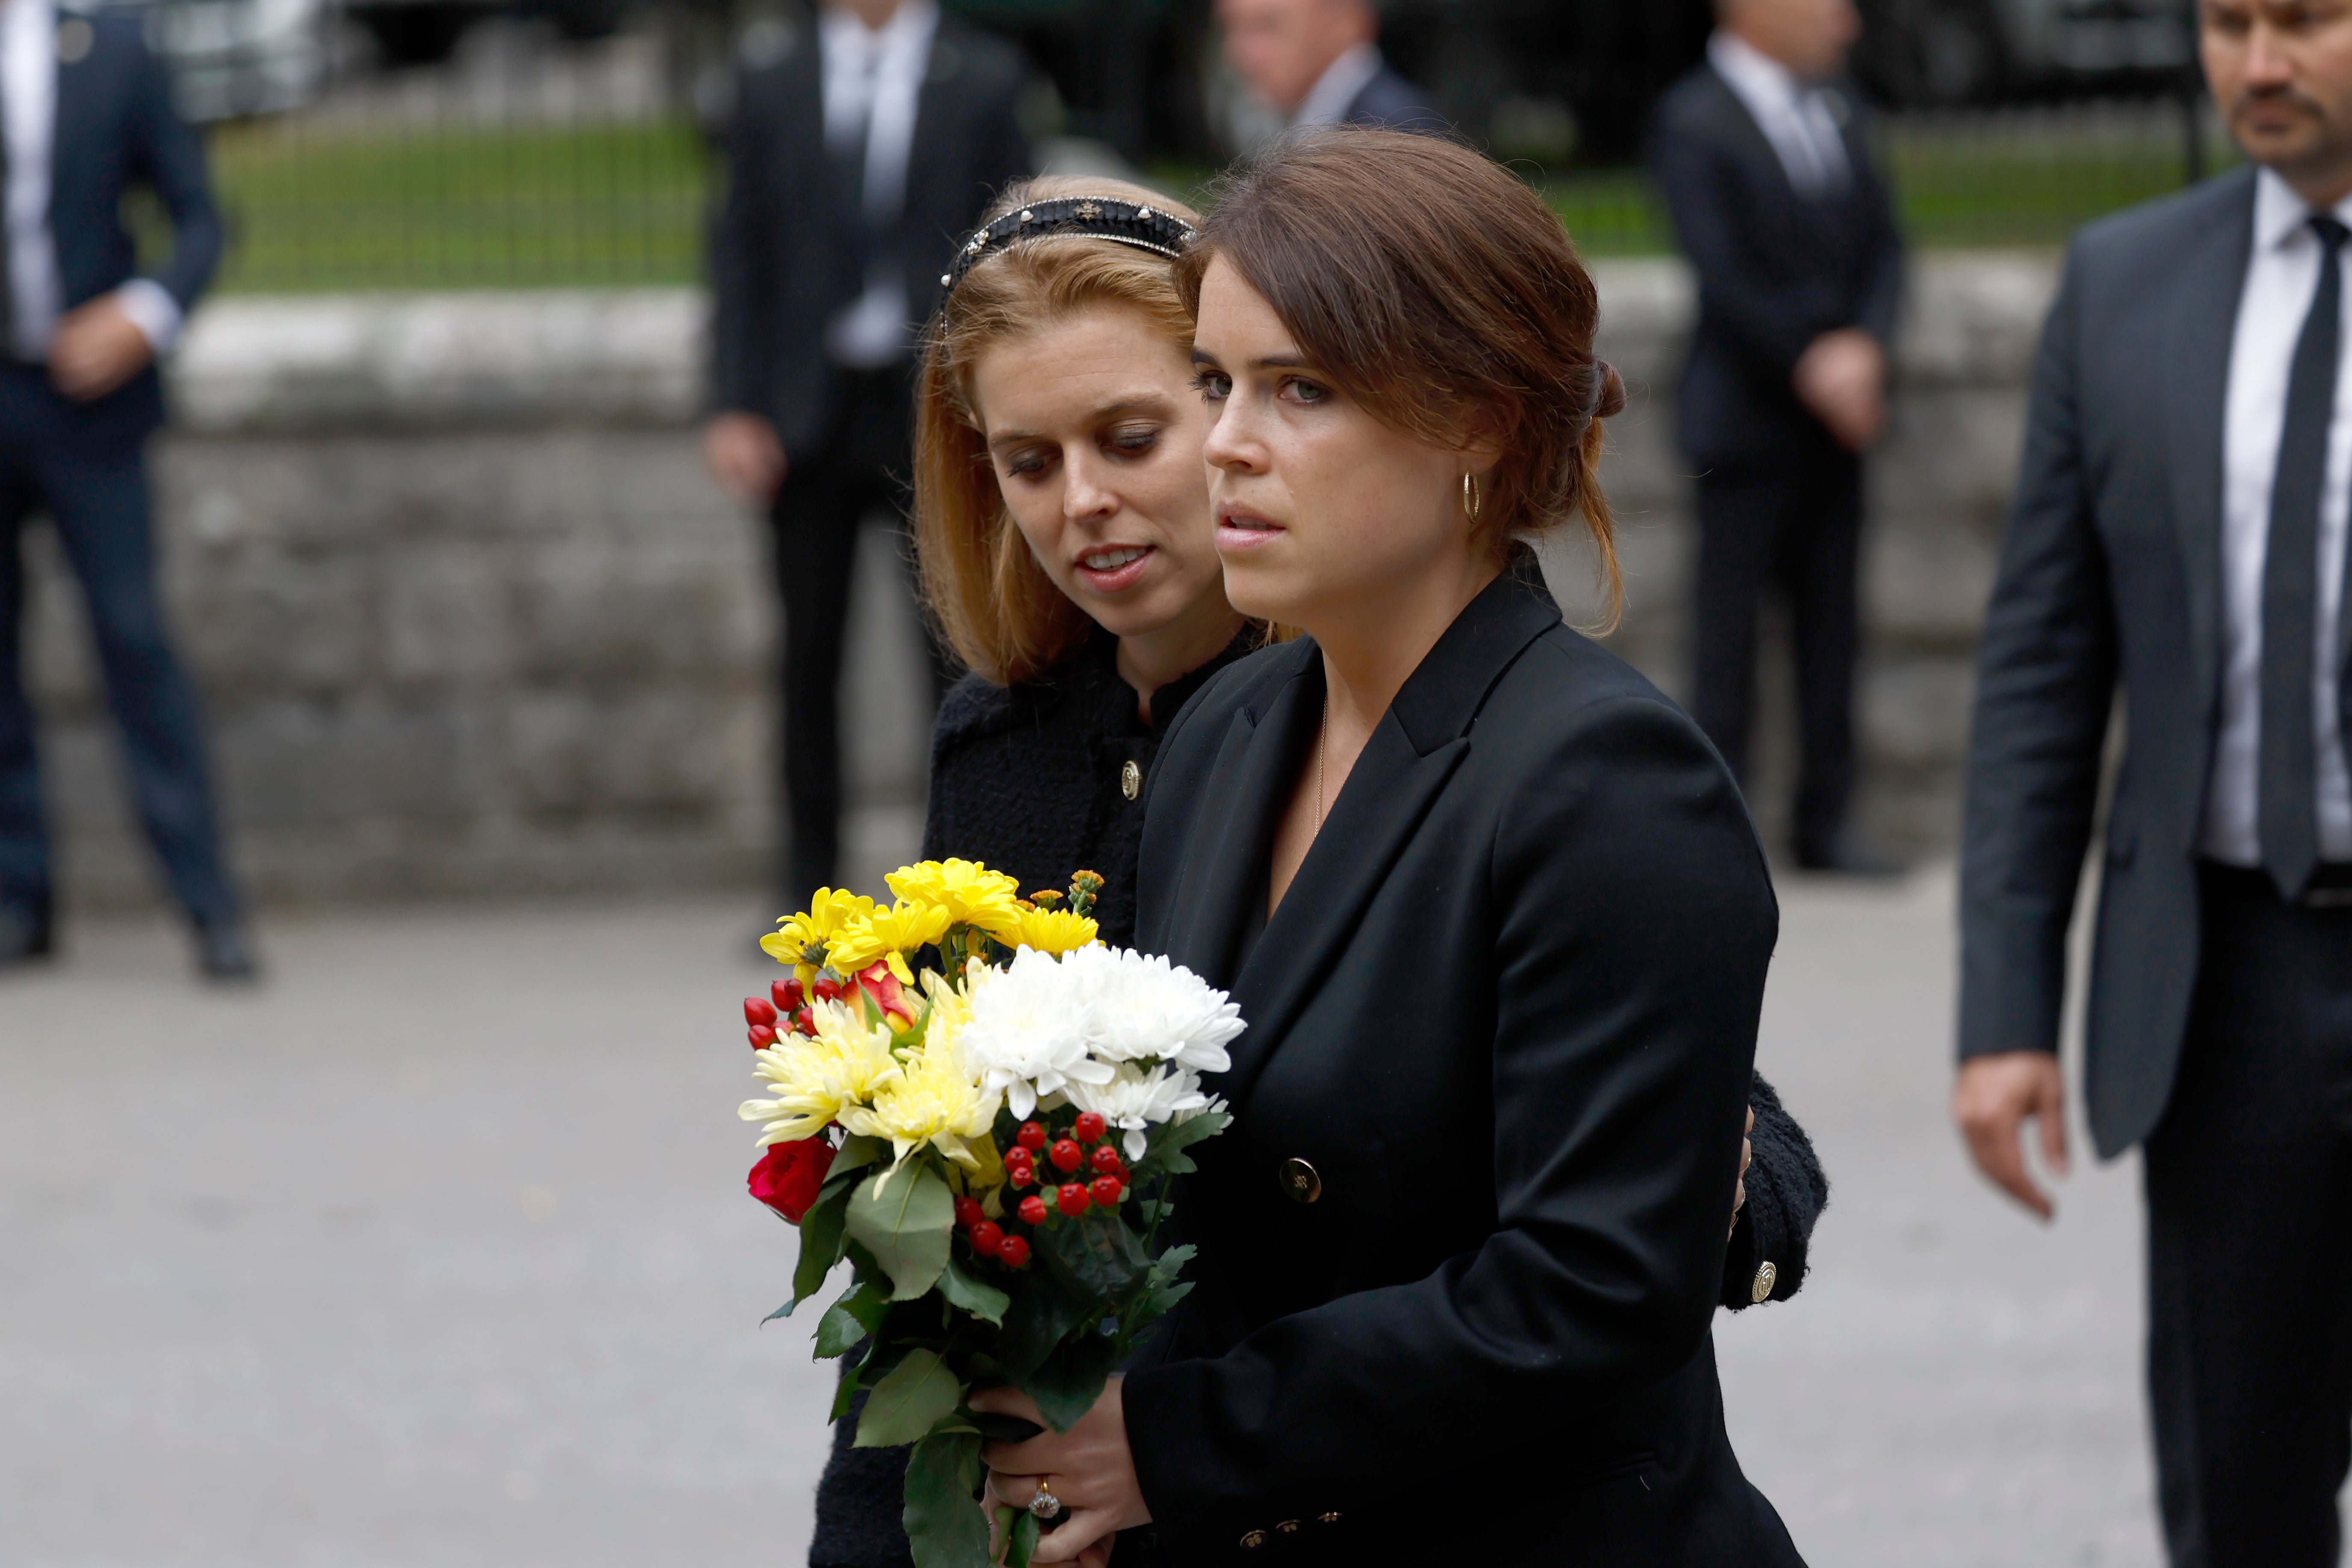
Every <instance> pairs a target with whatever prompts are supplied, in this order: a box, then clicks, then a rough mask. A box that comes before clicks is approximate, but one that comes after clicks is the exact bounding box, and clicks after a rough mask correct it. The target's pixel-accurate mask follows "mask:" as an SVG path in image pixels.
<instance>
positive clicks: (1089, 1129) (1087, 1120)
mask: <svg viewBox="0 0 2352 1568" xmlns="http://www.w3.org/2000/svg"><path fill="white" fill-rule="evenodd" d="M1077 1133H1078V1142H1081V1143H1099V1142H1102V1135H1103V1119H1102V1118H1101V1117H1099V1116H1097V1115H1096V1114H1095V1113H1094V1112H1093V1111H1091V1110H1081V1111H1080V1112H1078V1126H1077Z"/></svg>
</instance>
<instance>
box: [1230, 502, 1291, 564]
mask: <svg viewBox="0 0 2352 1568" xmlns="http://www.w3.org/2000/svg"><path fill="white" fill-rule="evenodd" d="M1282 532H1283V531H1282V530H1281V529H1280V528H1278V527H1276V525H1275V524H1273V523H1270V522H1268V521H1265V519H1264V518H1262V517H1253V516H1251V515H1250V514H1249V513H1248V512H1245V511H1234V512H1226V513H1224V514H1223V515H1222V516H1220V517H1219V518H1218V519H1217V550H1218V552H1219V553H1221V554H1226V555H1231V554H1234V553H1237V552H1241V551H1244V550H1257V549H1262V548H1264V547H1265V545H1268V544H1271V543H1273V542H1275V541H1276V540H1277V539H1280V538H1281V537H1282Z"/></svg>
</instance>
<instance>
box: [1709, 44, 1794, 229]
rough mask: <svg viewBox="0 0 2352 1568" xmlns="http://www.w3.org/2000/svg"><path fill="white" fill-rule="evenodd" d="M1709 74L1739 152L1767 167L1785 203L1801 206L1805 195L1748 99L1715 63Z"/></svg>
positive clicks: (1754, 163) (1772, 185)
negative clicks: (1790, 176)
mask: <svg viewBox="0 0 2352 1568" xmlns="http://www.w3.org/2000/svg"><path fill="white" fill-rule="evenodd" d="M1706 75H1707V79H1708V80H1709V81H1712V82H1713V83H1714V84H1715V95H1716V97H1717V100H1719V101H1720V102H1721V104H1722V108H1723V111H1724V115H1725V118H1726V119H1727V121H1728V122H1729V123H1730V126H1731V133H1732V136H1733V138H1734V139H1735V140H1736V141H1738V143H1739V148H1740V155H1741V156H1742V157H1744V158H1746V159H1747V160H1748V163H1749V165H1750V166H1751V168H1754V169H1761V170H1763V171H1765V173H1764V174H1763V176H1762V178H1763V180H1764V181H1765V182H1766V183H1767V184H1769V187H1770V189H1771V190H1772V191H1773V192H1774V193H1775V194H1776V195H1779V196H1780V198H1781V200H1782V205H1784V206H1796V207H1802V206H1803V205H1805V198H1804V197H1803V196H1802V195H1799V194H1798V191H1797V184H1796V182H1795V181H1794V180H1791V179H1790V178H1789V166H1788V165H1787V164H1786V163H1782V162H1780V149H1778V148H1776V147H1774V146H1773V145H1772V139H1771V138H1770V137H1769V136H1767V135H1765V134H1764V127H1762V126H1761V125H1759V124H1758V123H1757V122H1756V116H1755V114H1754V113H1753V112H1752V111H1751V110H1749V109H1748V100H1746V99H1744V98H1742V97H1740V96H1739V92H1738V89H1736V88H1734V87H1733V86H1732V85H1731V84H1730V83H1729V82H1727V81H1726V80H1725V79H1724V78H1723V73H1722V72H1721V71H1719V70H1717V69H1716V68H1715V67H1714V66H1712V65H1710V66H1708V67H1707V68H1706Z"/></svg>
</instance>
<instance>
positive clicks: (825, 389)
mask: <svg viewBox="0 0 2352 1568" xmlns="http://www.w3.org/2000/svg"><path fill="white" fill-rule="evenodd" d="M1023 74H1024V73H1023V67H1022V62H1021V59H1020V57H1019V56H1018V55H1017V54H1016V53H1015V52H1014V51H1013V49H1011V48H1010V47H1007V46H1005V45H1004V44H1003V43H1002V42H1000V41H998V40H996V39H994V38H992V37H988V36H987V35H986V34H983V33H981V32H978V31H976V30H974V29H972V28H971V27H968V26H964V25H962V24H961V23H960V22H958V21H957V20H956V19H955V18H953V17H951V16H942V15H940V10H939V7H938V6H937V5H936V4H934V0H835V3H832V4H828V5H825V6H824V9H823V10H822V11H821V12H820V13H819V16H818V21H817V26H816V28H815V30H814V36H812V37H798V38H789V39H788V41H787V42H786V43H784V44H783V45H782V46H781V47H778V48H772V49H770V50H769V51H767V53H766V55H765V56H764V57H763V58H758V59H753V60H750V61H747V64H746V68H745V70H744V72H743V74H742V77H741V79H740V85H739V90H738V99H737V106H736V111H735V118H734V123H733V125H732V127H731V128H730V132H729V135H728V138H727V157H728V165H729V179H728V189H727V196H726V200H725V203H724V205H722V206H721V208H720V210H719V217H718V223H717V228H716V232H715V234H714V236H713V237H712V242H711V260H710V266H711V274H712V287H713V291H714V294H715V297H716V319H715V320H714V321H713V323H712V334H711V335H712V368H713V374H714V380H715V383H716V385H715V388H714V393H713V405H714V407H715V409H716V412H715V413H714V415H713V416H712V417H711V418H710V420H709V423H708V425H706V426H705V427H704V431H703V455H704V458H705V459H706V461H707V462H708V463H709V468H710V469H711V472H712V473H713V475H714V476H716V478H717V479H718V480H719V483H720V484H721V485H722V486H723V487H724V488H725V489H727V490H728V491H729V492H730V494H732V495H734V496H735V497H736V498H737V499H738V500H741V501H742V502H743V503H744V504H746V505H748V506H753V507H760V508H763V509H765V510H767V512H768V515H769V517H770V519H771V521H772V523H773V525H774V531H775V565H776V576H777V583H778V585H779V587H780V589H781V591H782V597H783V605H784V650H783V669H782V704H781V707H782V719H783V727H784V735H783V772H784V778H783V784H784V791H783V793H784V804H785V811H784V816H785V821H786V823H787V825H788V826H789V829H790V834H791V844H790V848H789V851H788V857H787V862H786V867H785V872H784V877H785V885H784V887H783V888H782V894H783V896H784V897H785V898H786V899H787V900H804V899H805V898H806V897H807V896H808V894H810V893H812V892H814V890H815V889H818V888H820V887H829V886H833V885H835V884H837V883H838V881H839V879H840V873H841V866H840V855H841V811H842V792H841V730H840V721H839V712H838V710H839V697H840V685H841V665H842V645H843V640H844V637H845V632H846V630H847V624H848V611H849V584H850V571H851V566H852V564H853V563H854V562H855V560H856V543H857V524H858V521H859V520H860V519H861V518H862V517H864V516H865V515H866V514H867V513H868V512H871V511H875V510H881V509H884V508H891V509H896V508H897V507H898V504H899V500H900V488H901V485H902V482H903V478H904V475H905V473H906V469H907V466H908V439H909V436H910V432H911V420H912V412H911V411H912V398H913V385H912V380H911V376H912V371H913V363H914V352H915V342H916V336H917V331H918V330H919V326H920V324H921V323H922V322H923V321H926V320H928V319H929V316H930V313H931V310H932V309H933V307H934V306H935V305H936V304H937V303H938V301H939V297H940V283H939V279H940V274H941V273H942V272H944V271H945V270H946V269H947V268H946V264H947V262H948V260H949V258H950V257H952V256H953V254H954V251H955V247H956V243H957V241H958V240H960V239H961V237H963V236H964V235H965V234H966V233H967V232H969V231H970V230H971V228H972V227H973V226H974V225H975V223H976V222H977V220H978V218H979V216H980V213H981V210H982V208H983V207H984V206H986V205H987V204H988V202H989V200H990V198H991V196H992V195H993V194H994V192H995V191H996V190H997V189H999V188H1000V187H1002V186H1003V185H1004V184H1007V183H1009V182H1010V181H1013V180H1016V179H1019V178H1021V177H1023V176H1024V175H1025V174H1028V173H1029V172H1030V166H1029V146H1028V142H1026V140H1025V139H1024V137H1023V135H1022V132H1021V129H1020V126H1019V123H1018V122H1017V121H1016V120H1015V118H1014V113H1013V110H1014V106H1015V103H1016V101H1017V100H1018V98H1019V96H1020V91H1021V84H1022V80H1023ZM930 657H931V664H932V671H931V679H932V683H933V692H932V695H933V697H934V699H936V698H937V697H938V696H939V695H940V693H941V692H944V691H945V689H946V688H947V686H948V684H949V682H950V679H951V672H950V668H949V667H948V665H947V664H946V662H945V658H944V656H943V655H942V654H941V653H940V650H939V648H938V646H937V644H936V643H935V642H934V643H933V644H932V645H931V656H930Z"/></svg>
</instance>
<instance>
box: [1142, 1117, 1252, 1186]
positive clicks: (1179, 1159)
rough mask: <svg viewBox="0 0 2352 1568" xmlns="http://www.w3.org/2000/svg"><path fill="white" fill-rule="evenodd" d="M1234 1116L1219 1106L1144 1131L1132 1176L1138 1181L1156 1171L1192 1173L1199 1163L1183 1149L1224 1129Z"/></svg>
mask: <svg viewBox="0 0 2352 1568" xmlns="http://www.w3.org/2000/svg"><path fill="white" fill-rule="evenodd" d="M1233 1120H1234V1119H1233V1118H1232V1117H1231V1116H1229V1115H1228V1114H1226V1113H1225V1112H1224V1111H1222V1110H1204V1111H1202V1113H1201V1114H1200V1115H1198V1116H1195V1117H1193V1118H1192V1119H1191V1120H1190V1121H1163V1122H1161V1123H1160V1125H1159V1126H1157V1127H1154V1128H1153V1129H1151V1130H1150V1131H1149V1132H1147V1133H1145V1134H1144V1140H1145V1142H1144V1149H1143V1158H1142V1159H1140V1160H1138V1161H1137V1162H1136V1163H1135V1166H1134V1169H1133V1171H1132V1172H1131V1175H1132V1178H1133V1180H1134V1181H1135V1182H1137V1183H1141V1182H1143V1181H1144V1180H1146V1179H1147V1178H1149V1177H1151V1176H1157V1175H1169V1176H1189V1175H1191V1174H1192V1173H1193V1171H1195V1170H1196V1169H1198V1168H1199V1167H1197V1166H1195V1165H1194V1164H1193V1163H1192V1156H1191V1155H1189V1154H1187V1153H1185V1152H1184V1151H1185V1150H1187V1149H1189V1148H1191V1147H1192V1145H1193V1144H1195V1143H1198V1142H1202V1140H1204V1139H1208V1138H1213V1137H1215V1136H1216V1135H1217V1134H1218V1133H1220V1132H1223V1131H1224V1130H1225V1129H1226V1128H1227V1127H1229V1126H1231V1125H1232V1124H1233Z"/></svg>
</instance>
